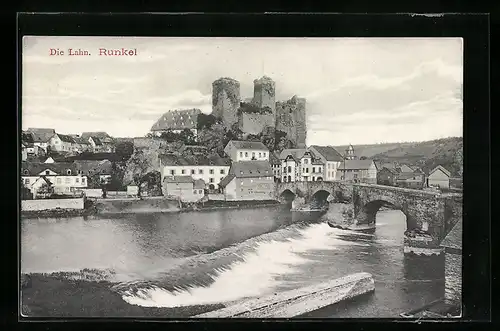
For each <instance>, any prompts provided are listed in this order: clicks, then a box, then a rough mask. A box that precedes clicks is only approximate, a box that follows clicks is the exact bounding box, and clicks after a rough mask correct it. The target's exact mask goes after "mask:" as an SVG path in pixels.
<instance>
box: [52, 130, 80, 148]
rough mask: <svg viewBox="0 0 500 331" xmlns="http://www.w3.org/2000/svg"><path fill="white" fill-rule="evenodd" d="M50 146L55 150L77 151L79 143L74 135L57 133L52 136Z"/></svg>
mask: <svg viewBox="0 0 500 331" xmlns="http://www.w3.org/2000/svg"><path fill="white" fill-rule="evenodd" d="M49 146H50V149H51V150H52V151H55V152H75V151H76V150H77V146H78V144H77V143H76V141H75V140H74V139H73V137H71V136H68V135H65V134H60V133H56V134H54V135H53V136H52V137H51V138H50V140H49Z"/></svg>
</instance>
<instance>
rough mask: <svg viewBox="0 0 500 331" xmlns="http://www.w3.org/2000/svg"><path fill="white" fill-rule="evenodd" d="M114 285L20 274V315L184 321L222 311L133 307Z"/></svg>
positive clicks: (63, 275)
mask: <svg viewBox="0 0 500 331" xmlns="http://www.w3.org/2000/svg"><path fill="white" fill-rule="evenodd" d="M82 278H83V279H82ZM113 285H114V283H112V282H110V281H108V280H99V279H97V280H86V279H85V277H69V275H68V274H67V273H58V274H23V275H22V276H21V312H22V315H23V316H25V317H156V318H186V317H190V316H194V315H198V314H202V313H205V312H209V311H212V310H215V309H221V308H224V305H222V304H218V305H199V306H187V307H177V308H154V307H141V306H135V305H131V304H128V303H127V302H125V301H124V300H123V299H122V297H121V296H120V294H118V293H116V292H115V291H113V289H112V286H113Z"/></svg>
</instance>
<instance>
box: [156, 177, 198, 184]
mask: <svg viewBox="0 0 500 331" xmlns="http://www.w3.org/2000/svg"><path fill="white" fill-rule="evenodd" d="M163 181H164V182H167V183H194V179H193V177H191V176H165V178H163Z"/></svg>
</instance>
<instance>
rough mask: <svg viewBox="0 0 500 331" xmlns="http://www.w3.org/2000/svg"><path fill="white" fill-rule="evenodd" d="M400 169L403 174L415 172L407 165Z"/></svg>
mask: <svg viewBox="0 0 500 331" xmlns="http://www.w3.org/2000/svg"><path fill="white" fill-rule="evenodd" d="M399 168H400V171H401V172H413V168H412V167H410V166H409V165H407V164H402V165H401V166H400V167H399Z"/></svg>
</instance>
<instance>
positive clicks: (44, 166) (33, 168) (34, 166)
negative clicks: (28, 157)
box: [21, 161, 77, 176]
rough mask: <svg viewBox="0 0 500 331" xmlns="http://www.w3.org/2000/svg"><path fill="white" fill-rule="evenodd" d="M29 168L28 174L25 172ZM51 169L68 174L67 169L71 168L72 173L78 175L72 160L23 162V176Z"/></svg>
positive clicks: (61, 173)
mask: <svg viewBox="0 0 500 331" xmlns="http://www.w3.org/2000/svg"><path fill="white" fill-rule="evenodd" d="M25 170H27V174H26V173H25ZM45 170H50V171H53V172H55V173H56V174H58V175H62V176H67V171H68V170H71V175H76V174H77V171H76V167H75V164H74V163H72V162H58V163H42V162H27V161H25V162H23V163H22V164H21V175H22V176H38V175H39V174H40V173H42V171H45Z"/></svg>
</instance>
